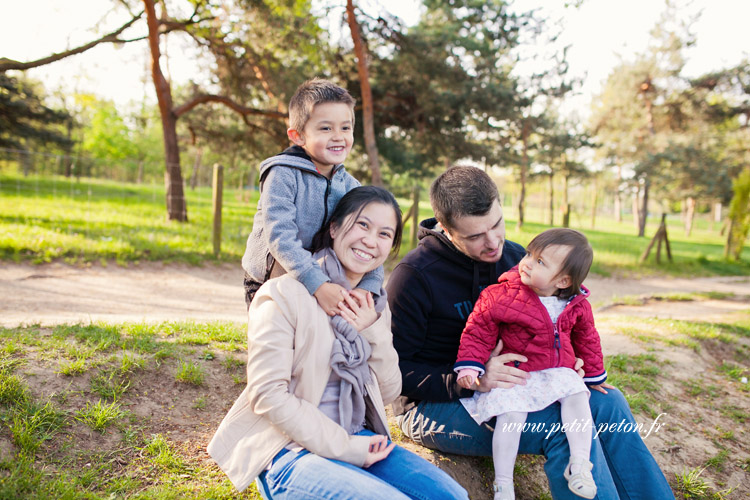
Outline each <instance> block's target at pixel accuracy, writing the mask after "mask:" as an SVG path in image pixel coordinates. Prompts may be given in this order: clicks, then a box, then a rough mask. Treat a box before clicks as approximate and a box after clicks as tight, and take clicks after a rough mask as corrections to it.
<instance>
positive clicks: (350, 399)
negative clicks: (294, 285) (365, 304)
mask: <svg viewBox="0 0 750 500" xmlns="http://www.w3.org/2000/svg"><path fill="white" fill-rule="evenodd" d="M313 259H315V260H317V261H318V262H319V263H320V267H321V269H322V270H323V272H324V273H325V274H326V275H328V277H329V278H330V279H331V282H332V283H335V284H337V285H341V286H342V287H344V288H346V289H347V290H351V288H352V287H351V285H350V284H349V281H348V280H347V279H346V274H345V272H344V269H343V267H342V266H341V262H340V261H339V259H338V257H336V254H335V253H334V251H333V249H331V248H326V249H323V250H320V251H319V252H316V253H315V255H313ZM373 299H374V301H375V311H377V312H378V313H381V312H382V311H383V309H385V305H386V303H387V300H386V293H385V290H384V289H383V288H381V289H380V294H379V295H376V296H373ZM330 321H331V327H332V328H333V334H334V336H335V339H334V342H333V349H332V350H331V360H330V363H331V369H333V371H334V372H335V373H336V374H337V375H338V376H339V377H341V388H340V395H339V420H340V424H341V426H342V427H343V428H344V429H346V430H347V431H348V432H349V433H350V434H351V433H354V432H355V431H357V430H359V429H360V428H361V425H362V423H363V422H364V421H365V396H366V395H367V391H366V390H365V384H366V383H368V382H370V380H371V378H370V368H369V366H368V364H367V360H369V359H370V354H371V353H372V349H371V348H370V343H369V342H367V340H365V339H364V338H362V336H361V335H360V334H359V332H358V331H357V330H356V329H355V328H354V327H353V326H352V325H350V324H349V323H347V322H346V320H345V319H344V318H342V317H341V316H339V315H336V316H334V317H332V318H331V320H330Z"/></svg>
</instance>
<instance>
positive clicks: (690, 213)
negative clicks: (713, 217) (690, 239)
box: [685, 196, 695, 236]
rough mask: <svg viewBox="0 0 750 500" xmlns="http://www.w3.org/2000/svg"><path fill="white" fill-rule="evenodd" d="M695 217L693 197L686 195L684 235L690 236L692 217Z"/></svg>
mask: <svg viewBox="0 0 750 500" xmlns="http://www.w3.org/2000/svg"><path fill="white" fill-rule="evenodd" d="M694 217H695V198H693V197H692V196H688V197H687V199H686V200H685V236H690V233H691V232H692V231H693V218H694Z"/></svg>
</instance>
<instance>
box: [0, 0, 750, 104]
mask: <svg viewBox="0 0 750 500" xmlns="http://www.w3.org/2000/svg"><path fill="white" fill-rule="evenodd" d="M322 2H323V0H317V1H316V4H321V3H322ZM336 2H338V4H339V5H343V4H344V3H345V2H344V0H335V1H326V3H327V4H328V5H331V4H333V3H336ZM3 3H4V4H5V5H3V7H2V12H3V16H2V19H0V57H9V58H11V59H16V60H21V61H26V60H31V59H35V58H39V57H43V56H46V55H49V54H50V53H52V52H57V51H61V50H63V49H65V48H66V47H74V46H77V45H79V44H81V43H83V42H86V41H89V40H92V39H94V38H97V37H98V36H97V34H101V33H105V32H107V31H109V30H111V29H113V28H115V27H118V26H119V25H120V24H122V21H123V20H124V19H125V18H126V15H125V14H124V13H123V12H119V14H110V15H107V13H108V12H109V11H110V10H111V6H112V4H113V2H111V1H109V0H73V1H66V0H24V1H12V0H3ZM565 3H566V2H565V0H516V2H515V4H516V6H517V7H515V8H517V9H519V10H520V9H523V10H526V9H529V8H533V7H537V6H538V7H541V8H542V12H543V13H545V14H548V15H550V16H551V17H553V18H556V17H560V16H563V18H564V21H563V22H564V27H565V29H564V32H563V35H562V42H563V43H565V44H566V45H567V44H570V45H571V48H570V50H569V53H568V61H569V62H570V71H571V74H573V75H577V76H581V77H585V82H584V85H583V88H582V89H581V94H582V95H581V97H580V98H579V100H578V101H577V102H578V103H579V104H578V105H579V106H581V107H587V106H588V102H589V100H590V97H591V95H592V94H593V93H596V92H598V91H599V90H600V88H601V83H602V82H603V81H604V80H605V79H606V77H607V75H608V74H609V72H610V71H611V69H612V68H613V66H614V65H615V64H617V62H618V56H621V57H623V58H624V59H626V60H628V59H631V58H632V57H633V54H634V53H636V52H642V51H644V50H645V48H646V45H647V42H648V38H649V34H648V33H649V31H650V29H651V28H652V27H653V26H654V24H655V23H656V22H657V20H658V17H659V14H660V13H661V11H662V10H663V9H664V3H663V2H662V1H661V0H585V1H584V2H583V5H582V6H581V7H580V8H578V9H576V8H572V7H568V8H564V7H563V5H564V4H565ZM679 3H680V4H684V3H686V1H685V0H681V1H680V2H679ZM357 4H358V5H360V6H362V7H363V8H364V9H365V10H367V11H368V12H371V13H377V12H378V9H385V10H387V11H389V12H391V13H393V14H396V15H398V16H399V17H401V18H402V19H403V20H404V22H405V23H407V24H413V23H415V22H416V21H417V19H418V16H419V10H418V9H419V4H420V2H418V1H417V0H380V1H377V0H362V1H359V2H357ZM701 11H702V15H701V17H700V18H699V21H698V22H697V23H696V24H695V25H694V32H695V33H696V35H697V42H696V45H695V47H693V48H692V49H690V50H689V51H688V52H687V56H688V64H687V65H686V68H685V73H686V74H688V75H697V74H700V73H703V72H706V71H710V70H715V69H720V68H722V67H728V66H731V65H734V64H736V63H738V62H739V61H740V60H741V59H742V58H743V57H750V30H748V29H747V26H746V24H747V20H748V19H750V1H748V0H694V1H693V2H692V3H691V4H690V5H689V6H688V7H686V8H684V9H683V10H682V12H684V13H685V15H686V16H687V14H689V13H691V14H695V13H697V12H701ZM334 12H337V11H336V10H334ZM338 14H339V15H340V14H341V10H340V9H339V10H338ZM97 25H98V28H97V29H93V30H92V27H94V26H97ZM170 39H171V41H170V46H169V47H168V49H167V53H168V55H169V66H168V69H169V71H170V73H171V76H172V79H173V80H174V81H177V82H185V81H187V80H188V79H189V78H190V77H191V76H192V75H193V74H194V72H195V69H196V68H195V53H194V52H193V51H192V50H189V49H186V45H185V43H184V42H183V43H180V39H179V37H178V36H171V35H170ZM146 50H147V48H146V43H145V42H138V43H133V44H128V45H125V46H123V47H120V48H115V47H114V46H112V45H111V44H103V45H100V46H98V47H96V48H94V49H92V50H90V51H89V52H87V53H85V54H81V55H78V56H73V57H71V58H68V59H65V60H63V61H59V62H56V63H54V64H52V65H49V66H46V67H44V68H38V69H35V70H31V71H30V75H31V76H33V77H35V78H37V79H39V80H41V81H42V82H44V84H45V86H46V87H47V89H48V90H50V91H55V90H58V89H61V90H64V91H77V92H93V93H95V94H98V95H99V96H102V97H105V98H109V99H112V100H114V101H115V102H116V103H117V104H118V105H120V106H125V105H127V103H129V102H131V101H136V102H139V101H140V100H141V99H142V97H141V96H142V95H143V93H144V92H146V95H147V96H149V99H150V100H151V101H152V102H154V101H155V98H153V89H152V85H151V84H150V81H148V80H147V78H148V75H149V70H148V55H147V53H146Z"/></svg>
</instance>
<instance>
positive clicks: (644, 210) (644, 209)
mask: <svg viewBox="0 0 750 500" xmlns="http://www.w3.org/2000/svg"><path fill="white" fill-rule="evenodd" d="M648 187H649V182H648V177H646V179H645V182H644V183H643V200H641V212H640V213H639V214H638V215H639V217H638V236H644V235H645V234H646V218H647V217H648Z"/></svg>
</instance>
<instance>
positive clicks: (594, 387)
mask: <svg viewBox="0 0 750 500" xmlns="http://www.w3.org/2000/svg"><path fill="white" fill-rule="evenodd" d="M605 388H606V389H614V388H615V386H613V385H609V384H608V383H606V382H604V383H603V384H597V385H590V386H589V389H591V390H594V391H599V392H601V393H602V394H609V393H608V392H607V391H606V390H605Z"/></svg>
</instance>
